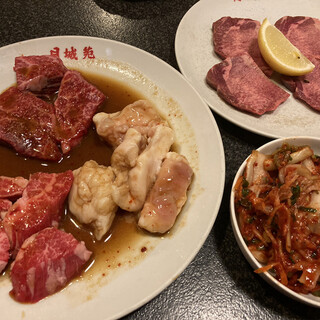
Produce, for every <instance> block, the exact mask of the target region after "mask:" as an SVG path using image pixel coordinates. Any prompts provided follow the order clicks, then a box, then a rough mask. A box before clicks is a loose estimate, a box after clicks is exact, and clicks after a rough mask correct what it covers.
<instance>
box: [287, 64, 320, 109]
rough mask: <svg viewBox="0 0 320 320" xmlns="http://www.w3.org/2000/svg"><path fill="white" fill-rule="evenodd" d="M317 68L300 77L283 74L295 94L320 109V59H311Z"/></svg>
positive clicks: (288, 86) (314, 107)
mask: <svg viewBox="0 0 320 320" xmlns="http://www.w3.org/2000/svg"><path fill="white" fill-rule="evenodd" d="M311 60H312V62H313V64H314V65H315V68H314V69H313V71H312V72H310V73H308V74H306V75H304V76H299V77H289V76H282V77H281V80H282V82H283V83H284V85H285V86H286V87H287V88H288V89H289V90H290V91H292V92H293V96H294V97H295V98H297V99H300V100H302V101H304V102H306V103H307V104H308V105H309V106H310V107H312V108H313V109H315V110H317V111H320V59H319V60H318V59H311Z"/></svg>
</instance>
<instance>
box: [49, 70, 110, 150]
mask: <svg viewBox="0 0 320 320" xmlns="http://www.w3.org/2000/svg"><path fill="white" fill-rule="evenodd" d="M104 100H105V96H104V94H103V93H102V92H101V91H99V90H98V89H97V88H96V87H94V86H93V85H92V84H90V83H89V82H87V81H86V80H85V79H84V78H83V77H82V76H81V74H80V73H79V72H77V71H68V72H66V74H65V75H64V77H63V79H62V82H61V87H60V90H59V94H58V98H57V100H56V101H55V103H54V106H55V111H56V116H57V120H58V125H59V130H58V140H59V141H60V142H61V148H62V152H63V153H68V152H69V151H70V150H71V148H73V147H74V146H76V145H77V144H79V143H80V141H81V139H82V137H83V136H84V135H85V134H86V133H87V131H88V129H89V127H90V125H91V123H92V118H93V115H94V114H95V113H96V111H97V109H98V107H99V105H100V104H102V102H103V101H104Z"/></svg>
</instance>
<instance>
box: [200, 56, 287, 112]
mask: <svg viewBox="0 0 320 320" xmlns="http://www.w3.org/2000/svg"><path fill="white" fill-rule="evenodd" d="M206 80H207V83H208V84H209V85H210V86H211V87H213V88H214V89H216V90H217V92H218V94H219V96H220V97H222V98H223V99H224V100H226V101H227V102H229V103H230V104H231V105H233V106H235V107H236V108H238V109H240V110H243V111H247V112H250V113H253V114H257V115H262V114H264V113H265V112H268V111H272V110H275V109H276V108H277V107H278V106H279V105H280V104H281V103H283V102H284V101H285V100H287V99H288V97H289V94H288V93H287V92H285V91H284V90H282V89H281V88H280V87H278V86H277V85H275V84H274V83H273V82H272V81H270V80H269V79H268V78H267V77H266V76H265V75H264V74H263V72H262V71H261V70H260V69H259V68H258V66H257V65H256V63H255V62H254V61H253V59H252V58H251V56H249V55H248V54H243V55H241V56H236V57H231V58H227V59H225V60H224V61H223V62H221V63H219V64H216V65H214V66H213V67H212V68H211V69H210V70H209V71H208V74H207V77H206Z"/></svg>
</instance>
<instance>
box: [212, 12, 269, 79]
mask: <svg viewBox="0 0 320 320" xmlns="http://www.w3.org/2000/svg"><path fill="white" fill-rule="evenodd" d="M259 28H260V22H259V21H256V20H252V19H243V18H231V17H222V18H220V19H219V20H217V21H215V22H214V23H213V25H212V31H213V44H214V51H215V52H216V53H217V54H218V55H219V56H220V57H221V58H223V59H225V58H227V57H232V56H237V55H241V54H243V53H245V52H247V53H248V54H250V56H251V57H252V58H253V60H254V61H255V62H256V64H257V65H258V67H259V68H260V69H261V70H262V71H263V72H264V73H265V74H266V75H267V76H268V77H270V76H271V74H272V72H273V71H272V69H271V68H270V67H269V65H268V64H267V63H266V62H265V61H264V59H263V57H262V55H261V53H260V49H259V45H258V32H259Z"/></svg>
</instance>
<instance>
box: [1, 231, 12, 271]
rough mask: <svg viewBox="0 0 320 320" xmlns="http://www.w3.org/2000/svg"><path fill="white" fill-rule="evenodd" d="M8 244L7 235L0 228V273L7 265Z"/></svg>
mask: <svg viewBox="0 0 320 320" xmlns="http://www.w3.org/2000/svg"><path fill="white" fill-rule="evenodd" d="M9 250H10V243H9V239H8V236H7V234H6V233H5V232H4V230H3V228H1V227H0V273H1V272H2V271H3V270H4V268H5V267H6V265H7V264H8V261H9V258H10V253H9Z"/></svg>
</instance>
